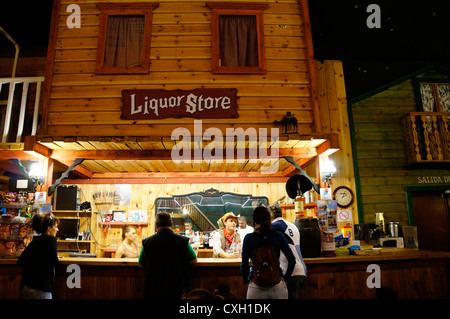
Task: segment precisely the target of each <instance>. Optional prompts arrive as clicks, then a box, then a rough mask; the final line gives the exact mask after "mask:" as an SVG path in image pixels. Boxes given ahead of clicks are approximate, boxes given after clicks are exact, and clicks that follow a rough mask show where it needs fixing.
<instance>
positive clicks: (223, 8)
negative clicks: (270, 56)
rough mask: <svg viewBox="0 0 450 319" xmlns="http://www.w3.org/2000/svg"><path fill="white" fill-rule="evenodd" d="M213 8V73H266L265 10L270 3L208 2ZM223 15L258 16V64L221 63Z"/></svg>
mask: <svg viewBox="0 0 450 319" xmlns="http://www.w3.org/2000/svg"><path fill="white" fill-rule="evenodd" d="M206 6H207V7H209V8H210V9H211V14H212V15H211V42H212V52H211V59H212V63H211V70H212V73H218V74H220V73H224V74H265V73H266V52H265V51H266V50H265V44H264V20H263V11H264V9H266V8H267V7H268V6H269V4H268V3H250V2H239V3H237V2H206ZM223 15H247V16H256V24H257V31H256V32H257V38H258V66H256V67H245V66H221V65H220V36H219V17H220V16H223Z"/></svg>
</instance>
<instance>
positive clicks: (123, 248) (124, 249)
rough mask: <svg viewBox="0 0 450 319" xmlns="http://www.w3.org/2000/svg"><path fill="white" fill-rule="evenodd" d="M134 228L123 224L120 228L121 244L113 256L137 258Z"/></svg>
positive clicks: (138, 252) (137, 247) (137, 248)
mask: <svg viewBox="0 0 450 319" xmlns="http://www.w3.org/2000/svg"><path fill="white" fill-rule="evenodd" d="M139 254H140V249H139V246H138V244H137V232H136V228H134V227H133V226H130V225H125V226H123V228H122V244H121V245H120V246H119V248H117V250H116V255H115V258H139Z"/></svg>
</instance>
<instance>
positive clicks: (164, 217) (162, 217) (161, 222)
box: [155, 212, 172, 227]
mask: <svg viewBox="0 0 450 319" xmlns="http://www.w3.org/2000/svg"><path fill="white" fill-rule="evenodd" d="M155 223H156V226H157V227H167V226H172V216H171V215H170V214H169V213H166V212H160V213H158V214H156V222H155Z"/></svg>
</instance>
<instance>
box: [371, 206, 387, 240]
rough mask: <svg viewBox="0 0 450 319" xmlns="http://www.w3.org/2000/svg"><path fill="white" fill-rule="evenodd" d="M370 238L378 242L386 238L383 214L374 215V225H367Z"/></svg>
mask: <svg viewBox="0 0 450 319" xmlns="http://www.w3.org/2000/svg"><path fill="white" fill-rule="evenodd" d="M369 228H370V238H371V240H373V241H376V242H378V241H379V239H380V238H384V237H386V229H385V222H384V213H375V224H372V225H369Z"/></svg>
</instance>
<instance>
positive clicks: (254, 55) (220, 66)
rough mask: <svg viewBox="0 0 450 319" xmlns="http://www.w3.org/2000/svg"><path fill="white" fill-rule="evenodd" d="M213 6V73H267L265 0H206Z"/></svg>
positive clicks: (210, 6) (209, 5)
mask: <svg viewBox="0 0 450 319" xmlns="http://www.w3.org/2000/svg"><path fill="white" fill-rule="evenodd" d="M206 5H207V6H208V7H209V8H211V9H212V72H213V73H242V74H264V73H265V72H266V61H265V59H266V58H265V47H264V23H263V10H264V9H265V8H267V6H268V5H267V4H265V3H233V2H231V3H230V2H207V3H206Z"/></svg>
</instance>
